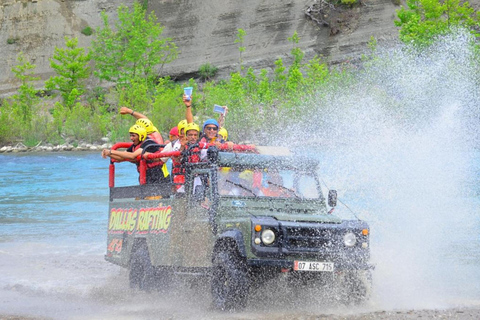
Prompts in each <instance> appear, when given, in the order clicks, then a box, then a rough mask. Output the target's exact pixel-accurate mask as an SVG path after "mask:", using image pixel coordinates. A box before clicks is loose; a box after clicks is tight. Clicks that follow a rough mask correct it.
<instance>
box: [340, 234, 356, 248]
mask: <svg viewBox="0 0 480 320" xmlns="http://www.w3.org/2000/svg"><path fill="white" fill-rule="evenodd" d="M343 243H345V245H346V246H347V247H353V246H354V245H355V243H357V237H356V236H355V234H354V233H353V232H347V233H345V235H344V236H343Z"/></svg>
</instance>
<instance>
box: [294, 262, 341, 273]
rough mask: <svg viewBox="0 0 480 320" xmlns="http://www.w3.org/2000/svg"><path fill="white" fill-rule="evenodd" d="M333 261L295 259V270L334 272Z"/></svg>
mask: <svg viewBox="0 0 480 320" xmlns="http://www.w3.org/2000/svg"><path fill="white" fill-rule="evenodd" d="M333 268H334V265H333V262H315V261H295V264H294V266H293V270H295V271H317V272H333Z"/></svg>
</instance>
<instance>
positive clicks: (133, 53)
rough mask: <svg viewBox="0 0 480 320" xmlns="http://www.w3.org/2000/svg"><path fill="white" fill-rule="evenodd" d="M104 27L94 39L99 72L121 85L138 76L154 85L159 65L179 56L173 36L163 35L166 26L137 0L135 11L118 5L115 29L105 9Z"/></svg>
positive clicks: (104, 78)
mask: <svg viewBox="0 0 480 320" xmlns="http://www.w3.org/2000/svg"><path fill="white" fill-rule="evenodd" d="M102 18H103V27H102V28H98V29H97V31H96V32H95V35H96V38H95V39H94V40H93V41H92V49H93V52H92V53H93V59H94V61H95V75H96V76H97V77H98V78H100V79H102V80H107V81H110V82H113V83H115V84H117V85H120V86H128V85H130V83H131V82H132V80H134V79H137V78H138V77H140V78H143V79H145V80H146V81H147V83H148V85H149V88H153V87H154V84H155V80H156V78H157V72H158V68H159V67H161V66H162V65H164V64H166V63H169V62H171V61H173V60H174V59H176V58H177V55H178V50H177V46H176V45H175V43H174V42H173V41H172V39H171V38H164V37H162V33H163V27H162V26H160V24H159V23H157V22H156V21H157V18H156V16H155V13H154V12H153V11H152V12H151V13H150V14H148V15H147V14H146V10H145V8H144V6H142V5H141V4H139V3H138V2H135V3H134V5H133V10H131V9H130V8H128V7H126V6H123V5H122V6H119V7H118V20H117V21H116V23H115V28H112V27H111V26H110V23H109V21H108V16H107V14H106V13H105V12H102Z"/></svg>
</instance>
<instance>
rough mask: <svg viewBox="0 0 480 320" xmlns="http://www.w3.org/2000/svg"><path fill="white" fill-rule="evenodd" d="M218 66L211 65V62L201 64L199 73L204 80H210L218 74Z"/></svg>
mask: <svg viewBox="0 0 480 320" xmlns="http://www.w3.org/2000/svg"><path fill="white" fill-rule="evenodd" d="M217 71H218V68H217V67H215V66H213V65H211V64H210V63H205V64H202V65H201V66H200V68H199V69H198V75H199V76H200V78H201V79H202V80H204V81H207V80H210V79H212V78H213V77H215V75H216V74H217Z"/></svg>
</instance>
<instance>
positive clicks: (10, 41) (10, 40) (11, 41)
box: [7, 38, 20, 44]
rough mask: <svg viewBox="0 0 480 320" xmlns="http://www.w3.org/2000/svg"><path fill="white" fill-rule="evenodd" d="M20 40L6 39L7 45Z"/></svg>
mask: <svg viewBox="0 0 480 320" xmlns="http://www.w3.org/2000/svg"><path fill="white" fill-rule="evenodd" d="M18 40H20V39H19V38H8V39H7V44H15V43H17V41H18Z"/></svg>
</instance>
